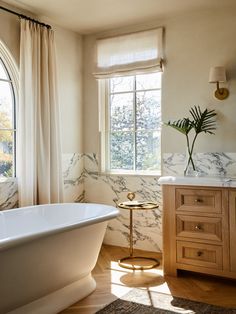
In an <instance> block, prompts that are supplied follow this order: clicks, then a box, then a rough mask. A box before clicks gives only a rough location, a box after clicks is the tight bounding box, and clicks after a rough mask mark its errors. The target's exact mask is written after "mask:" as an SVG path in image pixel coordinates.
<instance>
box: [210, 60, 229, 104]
mask: <svg viewBox="0 0 236 314" xmlns="http://www.w3.org/2000/svg"><path fill="white" fill-rule="evenodd" d="M222 82H226V73H225V67H222V66H217V67H211V68H210V74H209V83H216V87H217V89H216V91H215V94H214V95H215V98H217V99H219V100H224V99H226V98H227V97H228V96H229V90H228V89H227V88H224V87H221V88H220V86H219V83H222Z"/></svg>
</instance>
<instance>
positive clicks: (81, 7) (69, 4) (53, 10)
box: [3, 0, 236, 34]
mask: <svg viewBox="0 0 236 314" xmlns="http://www.w3.org/2000/svg"><path fill="white" fill-rule="evenodd" d="M3 1H4V2H6V3H8V4H11V5H14V6H15V7H19V8H23V9H25V10H28V11H29V12H32V13H34V14H37V15H39V16H41V17H45V19H46V20H47V19H49V20H50V21H51V22H52V23H56V24H58V25H61V26H63V27H65V28H68V29H71V30H74V31H76V32H79V33H81V34H89V33H96V32H100V31H105V30H109V29H112V28H116V27H123V26H130V25H135V24H138V23H145V22H147V21H150V22H153V21H155V20H157V19H161V18H165V17H171V16H173V15H179V14H182V13H183V12H188V11H193V10H201V9H215V8H219V9H220V8H222V7H225V6H232V7H234V9H236V0H3Z"/></svg>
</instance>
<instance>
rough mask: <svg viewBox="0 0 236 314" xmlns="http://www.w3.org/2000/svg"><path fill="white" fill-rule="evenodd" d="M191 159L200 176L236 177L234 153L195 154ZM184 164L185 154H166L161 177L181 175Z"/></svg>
mask: <svg viewBox="0 0 236 314" xmlns="http://www.w3.org/2000/svg"><path fill="white" fill-rule="evenodd" d="M193 159H194V162H195V166H196V170H197V173H198V174H199V175H200V176H227V177H232V176H236V153H196V154H194V156H193ZM185 164H186V157H185V154H181V153H166V154H164V156H163V175H165V176H166V175H172V176H176V175H183V173H184V168H185Z"/></svg>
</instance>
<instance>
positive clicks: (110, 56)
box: [95, 29, 162, 174]
mask: <svg viewBox="0 0 236 314" xmlns="http://www.w3.org/2000/svg"><path fill="white" fill-rule="evenodd" d="M161 35H162V30H161V29H158V30H151V31H145V32H140V33H137V34H136V33H135V34H129V35H123V36H119V37H114V38H108V39H103V40H99V41H98V42H97V63H98V65H97V72H96V73H95V76H96V77H97V78H98V79H99V91H100V97H99V103H100V131H101V168H102V169H101V170H102V171H103V172H109V173H123V174H129V173H130V174H139V173H140V174H152V173H153V174H154V173H155V174H160V171H161V130H160V127H161V75H162V74H161V71H162V63H161V58H160V54H161V53H160V51H161V49H160V46H161V38H162V37H161Z"/></svg>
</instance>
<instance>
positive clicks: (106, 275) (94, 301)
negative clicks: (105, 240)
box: [61, 245, 236, 314]
mask: <svg viewBox="0 0 236 314" xmlns="http://www.w3.org/2000/svg"><path fill="white" fill-rule="evenodd" d="M136 253H138V255H143V256H150V257H157V258H160V256H158V254H157V253H150V252H143V251H138V250H137V251H136ZM127 255H128V250H127V249H125V248H121V247H117V246H108V245H104V246H103V247H102V249H101V252H100V255H99V258H98V262H97V265H96V267H95V269H94V270H93V276H94V278H95V280H96V282H97V289H96V290H95V291H94V292H93V293H92V294H91V295H89V296H88V297H86V298H85V299H83V300H81V301H80V302H78V303H76V304H74V305H72V306H71V307H69V308H68V309H66V310H64V311H63V312H61V314H92V313H96V311H98V310H99V309H101V308H102V307H104V306H105V305H106V304H108V303H110V302H112V301H114V300H115V299H117V298H119V297H122V296H123V295H125V294H126V293H127V292H129V291H130V290H132V289H133V288H134V287H135V288H140V289H145V290H148V293H149V294H150V293H153V294H155V293H156V292H161V293H166V294H171V295H173V296H176V297H182V298H187V299H191V300H196V301H200V302H205V303H210V304H215V305H221V306H225V307H236V281H231V280H225V279H220V278H216V277H208V276H205V275H199V274H192V273H188V272H183V273H181V274H180V275H179V276H178V277H176V278H175V277H165V278H164V277H163V272H162V266H161V265H160V266H159V267H158V268H154V269H151V270H145V271H132V270H127V269H124V268H121V267H119V266H118V264H117V260H118V259H119V258H121V257H124V256H127Z"/></svg>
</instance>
